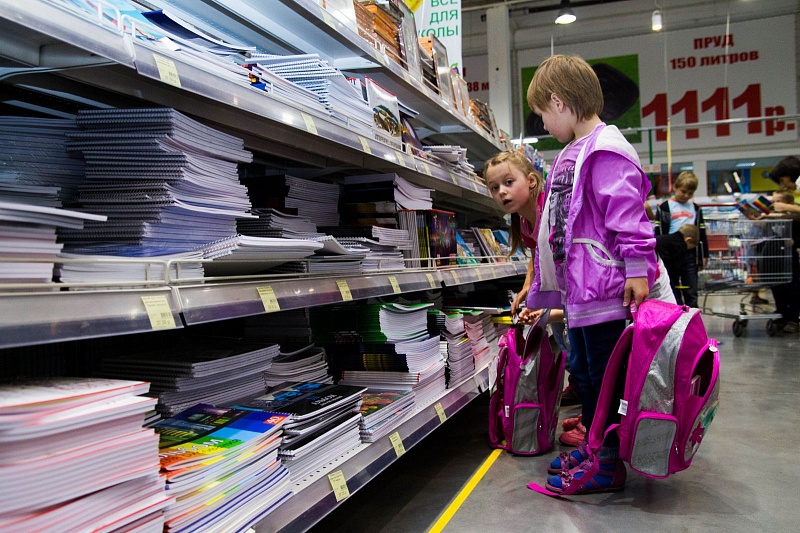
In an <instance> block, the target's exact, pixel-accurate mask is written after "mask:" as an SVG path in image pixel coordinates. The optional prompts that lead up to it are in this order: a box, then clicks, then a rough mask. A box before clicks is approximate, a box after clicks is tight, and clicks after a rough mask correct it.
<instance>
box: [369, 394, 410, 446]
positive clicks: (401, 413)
mask: <svg viewBox="0 0 800 533" xmlns="http://www.w3.org/2000/svg"><path fill="white" fill-rule="evenodd" d="M361 397H362V398H363V402H362V404H361V409H360V411H361V416H362V418H361V426H360V427H361V431H360V433H361V440H362V441H363V442H375V441H376V440H378V439H380V438H381V437H385V436H386V435H388V434H389V433H391V432H392V430H393V429H395V428H396V427H397V426H399V425H400V424H401V423H402V422H403V421H404V420H406V419H407V418H409V417H410V416H411V415H412V414H413V413H414V405H415V403H414V392H413V391H408V390H384V389H372V388H370V389H368V390H367V391H366V392H364V393H363V394H362V395H361Z"/></svg>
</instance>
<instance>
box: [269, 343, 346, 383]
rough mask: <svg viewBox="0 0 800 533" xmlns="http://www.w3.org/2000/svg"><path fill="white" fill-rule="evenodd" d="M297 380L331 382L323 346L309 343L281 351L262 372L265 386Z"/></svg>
mask: <svg viewBox="0 0 800 533" xmlns="http://www.w3.org/2000/svg"><path fill="white" fill-rule="evenodd" d="M298 381H312V382H315V383H333V377H332V376H331V375H330V372H329V370H328V361H327V356H326V354H325V349H324V348H320V347H318V346H314V345H313V344H310V345H308V346H304V347H303V348H300V349H298V350H294V351H281V353H280V355H278V357H276V358H275V359H274V360H273V362H272V366H271V367H270V368H269V370H267V371H266V372H264V382H265V383H266V384H267V387H274V386H276V385H280V384H281V383H286V382H298Z"/></svg>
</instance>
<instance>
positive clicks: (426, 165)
mask: <svg viewBox="0 0 800 533" xmlns="http://www.w3.org/2000/svg"><path fill="white" fill-rule="evenodd" d="M422 170H424V171H425V174H427V175H428V176H431V175H432V174H431V167H429V166H428V163H426V162H425V161H423V162H422Z"/></svg>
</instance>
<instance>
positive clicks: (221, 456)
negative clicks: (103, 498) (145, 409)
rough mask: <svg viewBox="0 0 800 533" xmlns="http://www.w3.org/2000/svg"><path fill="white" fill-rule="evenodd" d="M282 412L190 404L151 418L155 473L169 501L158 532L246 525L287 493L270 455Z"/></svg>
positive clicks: (274, 454)
mask: <svg viewBox="0 0 800 533" xmlns="http://www.w3.org/2000/svg"><path fill="white" fill-rule="evenodd" d="M287 418H288V416H287V415H284V414H280V413H273V412H268V411H263V410H250V409H235V408H221V407H215V406H213V405H209V404H198V405H195V406H193V407H191V408H189V409H187V410H185V411H182V412H180V413H178V414H177V415H176V416H175V417H173V418H170V419H167V420H163V421H161V422H159V423H158V424H156V425H155V430H156V432H157V433H158V434H159V436H160V441H159V445H158V447H159V455H160V459H161V473H162V475H164V476H165V477H166V478H167V493H168V494H169V495H171V496H173V497H174V498H175V502H174V503H172V504H171V505H169V506H168V507H167V509H166V510H165V512H164V515H165V519H166V522H165V524H164V531H166V532H170V533H171V532H175V533H177V532H184V531H185V532H188V531H246V530H247V528H248V527H250V526H252V525H253V524H255V523H256V522H259V521H261V520H263V519H264V517H265V516H267V515H268V514H269V513H271V512H272V511H274V510H275V509H276V508H277V507H278V506H279V505H281V504H282V503H283V502H285V501H286V500H287V499H288V498H289V497H290V496H291V495H292V489H291V486H290V482H289V472H288V471H287V470H286V468H285V467H284V466H283V465H282V464H281V462H280V461H279V460H278V445H279V444H280V442H281V436H282V430H283V425H284V423H285V422H286V421H287Z"/></svg>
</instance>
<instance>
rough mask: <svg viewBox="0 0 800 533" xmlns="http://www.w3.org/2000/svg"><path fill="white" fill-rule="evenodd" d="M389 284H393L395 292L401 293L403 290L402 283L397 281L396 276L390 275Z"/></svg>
mask: <svg viewBox="0 0 800 533" xmlns="http://www.w3.org/2000/svg"><path fill="white" fill-rule="evenodd" d="M389 285H391V286H392V291H394V293H395V294H400V293H401V292H403V291H402V290H400V284H399V283H398V282H397V278H396V277H395V276H389Z"/></svg>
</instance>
